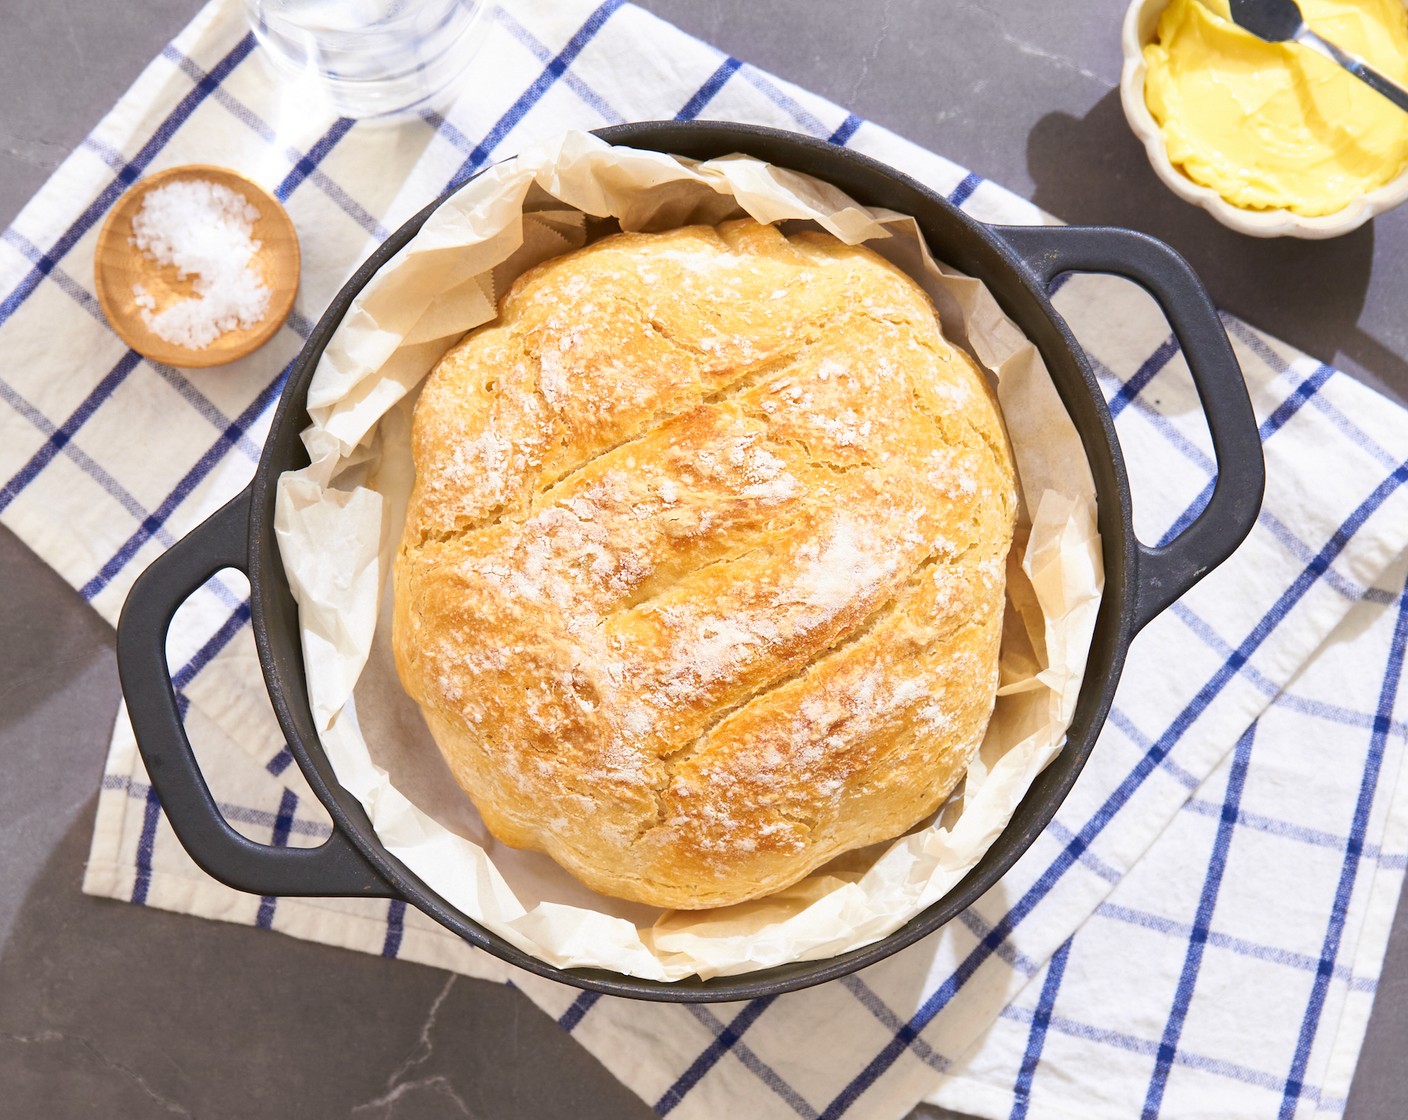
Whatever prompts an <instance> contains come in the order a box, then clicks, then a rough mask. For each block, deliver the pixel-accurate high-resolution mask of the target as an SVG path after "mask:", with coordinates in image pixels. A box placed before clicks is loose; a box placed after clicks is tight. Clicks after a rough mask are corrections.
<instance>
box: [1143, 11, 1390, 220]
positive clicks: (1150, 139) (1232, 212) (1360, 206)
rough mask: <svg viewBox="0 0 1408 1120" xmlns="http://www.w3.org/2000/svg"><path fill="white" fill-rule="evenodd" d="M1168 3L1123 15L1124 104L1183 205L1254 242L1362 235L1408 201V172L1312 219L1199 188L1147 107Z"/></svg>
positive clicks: (1161, 174)
mask: <svg viewBox="0 0 1408 1120" xmlns="http://www.w3.org/2000/svg"><path fill="white" fill-rule="evenodd" d="M1167 6H1168V0H1134V2H1133V3H1132V4H1130V6H1129V10H1128V11H1127V12H1126V13H1125V17H1124V28H1123V31H1122V39H1121V42H1122V46H1123V48H1124V68H1123V70H1122V71H1121V73H1120V101H1121V103H1122V104H1123V105H1124V115H1125V117H1126V119H1127V120H1128V121H1129V126H1130V128H1132V129H1133V130H1134V134H1135V135H1136V136H1138V137H1139V139H1140V140H1142V141H1143V142H1144V150H1145V151H1146V152H1147V153H1148V155H1149V162H1150V163H1151V164H1153V165H1154V172H1155V173H1156V174H1157V175H1158V177H1159V178H1160V179H1162V180H1163V181H1164V183H1165V184H1166V185H1167V186H1168V188H1169V190H1171V191H1173V193H1174V194H1176V195H1178V197H1179V198H1181V199H1183V200H1184V201H1185V202H1191V203H1193V205H1194V206H1201V207H1202V208H1203V209H1204V210H1206V211H1207V212H1208V213H1209V214H1211V215H1212V216H1213V217H1214V218H1216V219H1217V220H1218V221H1219V222H1221V223H1222V224H1223V225H1225V226H1227V227H1228V228H1229V229H1235V230H1236V231H1237V232H1238V233H1245V234H1248V235H1250V236H1252V237H1304V238H1316V239H1318V238H1325V237H1339V236H1340V235H1341V234H1346V233H1349V232H1350V231H1351V230H1354V229H1358V228H1359V227H1360V226H1362V225H1363V224H1364V223H1365V222H1367V221H1368V220H1369V219H1370V218H1372V217H1373V216H1374V215H1375V214H1382V213H1383V212H1384V211H1385V210H1391V209H1392V208H1393V207H1395V206H1397V205H1398V204H1399V203H1400V202H1403V201H1404V200H1405V199H1408V169H1405V170H1404V171H1403V173H1402V174H1400V175H1399V176H1398V177H1397V178H1395V179H1391V180H1390V181H1389V182H1387V183H1385V184H1384V185H1383V186H1381V187H1379V188H1377V189H1376V190H1372V191H1370V192H1368V193H1367V194H1362V195H1360V196H1359V197H1358V198H1356V199H1355V200H1354V201H1353V202H1351V203H1350V204H1349V205H1348V206H1346V207H1345V208H1344V209H1343V210H1336V211H1335V212H1334V213H1333V214H1325V215H1322V216H1320V217H1315V218H1308V217H1306V216H1305V215H1303V214H1297V213H1294V212H1293V211H1291V210H1248V209H1245V208H1244V207H1241V206H1233V205H1232V204H1231V203H1230V202H1228V201H1227V200H1226V199H1225V198H1223V197H1222V196H1221V195H1220V194H1218V193H1217V192H1216V191H1215V190H1213V189H1212V188H1211V187H1205V186H1203V185H1202V184H1201V183H1195V182H1193V180H1192V179H1190V178H1188V176H1186V175H1184V174H1183V172H1181V171H1179V170H1178V168H1176V167H1175V166H1174V165H1173V163H1172V161H1171V160H1170V159H1169V158H1168V149H1167V148H1166V147H1165V145H1164V137H1163V133H1162V132H1161V131H1160V130H1159V126H1158V123H1157V122H1156V121H1155V120H1154V117H1153V114H1151V113H1150V112H1149V107H1148V106H1147V105H1146V104H1145V103H1144V78H1145V75H1146V73H1147V67H1146V66H1145V64H1144V47H1145V45H1146V44H1147V43H1149V42H1151V41H1152V40H1153V38H1154V31H1155V29H1156V28H1157V27H1158V23H1159V16H1160V15H1161V14H1162V13H1163V10H1164V8H1165V7H1167Z"/></svg>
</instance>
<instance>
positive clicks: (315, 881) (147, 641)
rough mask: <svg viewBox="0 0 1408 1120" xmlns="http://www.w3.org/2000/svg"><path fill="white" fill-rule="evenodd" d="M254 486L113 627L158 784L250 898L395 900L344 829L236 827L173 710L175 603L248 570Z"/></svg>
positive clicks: (198, 842)
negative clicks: (313, 842) (169, 659)
mask: <svg viewBox="0 0 1408 1120" xmlns="http://www.w3.org/2000/svg"><path fill="white" fill-rule="evenodd" d="M249 513H250V491H249V490H245V491H244V492H243V493H241V494H240V495H239V496H238V497H236V498H234V499H232V500H231V501H230V502H229V503H228V504H226V505H225V506H223V507H221V509H219V510H218V511H217V512H216V513H214V514H213V515H212V516H211V517H210V518H209V519H207V520H206V521H205V522H203V523H202V524H201V525H200V526H199V527H198V528H196V529H195V530H194V531H193V532H191V533H190V534H189V535H188V536H186V537H185V538H184V539H182V540H180V541H178V542H177V543H176V544H175V545H173V546H172V547H171V548H170V549H169V550H167V552H166V553H164V554H163V555H162V556H160V557H158V558H157V559H156V561H155V562H153V563H152V564H151V566H150V567H148V568H147V570H146V571H145V572H143V573H142V574H141V576H139V577H138V579H137V582H136V583H134V584H133V585H132V590H131V591H130V592H129V593H128V596H127V601H126V602H125V603H124V604H123V607H122V617H121V618H120V619H119V620H118V624H117V669H118V675H119V676H120V677H121V679H122V693H123V696H124V697H125V698H126V700H127V712H128V715H129V716H130V717H131V720H132V729H133V731H134V732H136V736H137V747H138V749H139V750H140V751H141V752H142V761H143V763H145V764H146V768H147V774H148V776H149V777H150V779H151V783H152V787H153V788H154V789H155V790H156V793H157V797H158V799H159V800H160V801H161V807H162V809H164V810H165V811H166V816H167V818H168V819H169V820H170V821H171V827H172V830H173V831H174V832H175V833H176V837H177V839H178V840H180V841H181V844H182V846H183V847H184V848H185V849H186V851H187V852H188V853H189V854H190V856H191V858H192V859H193V860H195V862H196V863H197V864H199V865H200V867H201V868H202V869H203V870H204V871H206V872H207V873H208V874H209V875H211V876H213V877H214V878H216V879H218V880H220V881H221V882H222V883H224V884H226V885H227V886H231V887H234V888H235V889H237V890H242V891H248V892H250V893H251V894H263V895H286V896H294V895H304V896H341V897H347V896H354V897H355V896H360V897H364V898H366V897H381V898H393V897H396V892H395V891H394V890H393V889H392V888H391V887H390V886H389V885H388V884H387V882H386V881H385V880H384V879H383V878H382V877H381V875H380V874H378V873H377V871H376V870H375V869H374V868H373V867H372V865H371V864H370V863H368V862H367V860H366V859H365V858H364V857H363V856H362V854H361V853H360V852H359V851H357V849H356V848H355V847H353V845H352V843H351V841H349V840H348V839H347V837H346V835H344V834H343V833H342V832H340V831H339V830H338V829H337V828H336V827H334V829H333V832H332V835H331V836H329V837H328V839H327V840H326V841H325V842H324V843H323V844H322V845H321V846H319V847H316V848H276V847H273V846H272V845H269V844H259V843H256V842H255V841H253V840H250V839H247V838H246V837H244V836H242V835H240V833H238V832H236V831H235V830H234V829H233V828H231V827H230V825H229V822H227V821H226V820H225V818H224V816H223V815H222V814H221V812H220V807H219V806H218V805H217V804H216V802H215V799H214V798H213V797H212V796H211V795H210V787H209V786H207V785H206V784H205V778H204V776H203V775H202V774H201V772H200V767H199V765H198V763H197V762H196V757H195V754H194V752H193V751H192V750H191V742H190V739H188V738H187V737H186V729H185V727H184V726H183V725H182V722H181V713H180V710H179V709H178V708H177V706H176V693H175V689H174V687H173V686H172V683H171V671H170V668H169V667H168V666H167V663H166V634H167V631H168V630H169V629H170V628H171V619H172V617H173V616H174V615H175V613H176V610H177V608H178V607H179V606H180V605H181V604H182V603H183V602H185V601H186V599H187V598H188V597H189V596H190V595H191V593H192V592H194V591H195V590H196V588H198V587H200V585H201V584H203V583H204V582H205V581H206V580H207V579H209V578H210V577H211V576H212V575H214V574H215V573H216V572H218V571H220V570H221V569H223V568H237V569H239V570H240V571H245V570H246V564H247V560H246V556H247V554H248V548H249V538H248V527H249Z"/></svg>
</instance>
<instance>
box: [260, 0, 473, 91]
mask: <svg viewBox="0 0 1408 1120" xmlns="http://www.w3.org/2000/svg"><path fill="white" fill-rule="evenodd" d="M246 5H247V7H248V9H249V21H250V24H251V25H252V26H253V28H254V36H255V38H256V39H257V40H258V41H259V44H260V45H261V46H262V47H263V48H264V53H265V56H266V57H267V58H268V60H269V61H270V63H272V64H273V66H274V69H275V70H276V71H277V72H278V73H280V74H281V75H283V76H284V77H286V78H288V79H290V80H291V81H295V82H304V83H307V84H308V85H309V86H313V87H316V88H318V89H321V91H322V92H323V94H324V95H325V96H326V97H327V99H328V100H329V101H330V102H331V105H332V108H333V110H334V111H335V112H337V114H338V115H339V116H344V117H357V118H363V117H388V116H397V115H402V114H406V113H410V112H414V111H416V110H420V109H426V108H434V107H436V106H437V105H438V104H440V103H441V102H442V101H443V100H445V99H447V98H448V96H449V95H450V94H451V93H452V92H453V87H454V84H455V81H456V79H458V78H459V77H460V76H461V75H462V74H463V73H464V70H465V67H466V66H467V64H468V62H469V59H470V56H471V55H472V54H473V53H474V50H475V49H476V48H477V47H478V46H479V42H480V40H481V39H482V38H483V32H484V30H485V27H484V23H485V17H486V15H487V10H486V9H485V6H484V5H483V4H482V3H481V2H480V0H246Z"/></svg>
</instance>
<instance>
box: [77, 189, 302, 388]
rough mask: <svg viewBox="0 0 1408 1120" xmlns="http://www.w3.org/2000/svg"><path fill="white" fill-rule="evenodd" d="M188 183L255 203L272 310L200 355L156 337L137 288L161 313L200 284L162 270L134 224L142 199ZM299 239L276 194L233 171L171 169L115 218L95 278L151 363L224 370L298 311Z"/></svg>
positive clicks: (106, 309) (127, 197) (103, 239)
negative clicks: (138, 239) (216, 187)
mask: <svg viewBox="0 0 1408 1120" xmlns="http://www.w3.org/2000/svg"><path fill="white" fill-rule="evenodd" d="M182 179H204V180H206V181H208V182H213V183H219V184H221V185H222V186H226V187H229V188H230V189H231V190H233V191H237V192H238V193H239V194H241V195H243V196H244V197H245V198H246V199H248V200H249V202H250V205H252V206H253V207H254V208H255V209H256V210H258V211H259V217H258V219H257V220H256V221H255V223H254V234H253V236H254V240H256V241H258V242H259V251H258V252H257V253H256V254H255V255H254V260H253V262H252V263H253V264H254V267H256V268H257V269H258V270H259V272H260V274H261V276H262V278H263V280H264V283H265V285H266V286H267V287H268V288H269V311H268V313H267V314H266V315H265V316H264V318H263V319H262V320H261V321H260V322H259V323H257V324H256V325H255V326H253V327H249V328H236V329H235V330H232V331H226V332H225V333H224V334H222V335H221V336H220V337H219V338H217V339H215V340H214V341H213V342H211V343H210V345H209V346H206V347H203V348H202V349H199V350H196V349H192V348H191V347H189V346H178V345H176V344H175V343H172V342H167V341H166V340H165V339H164V338H162V337H160V336H159V335H157V334H154V333H153V332H152V331H151V330H150V329H149V328H148V327H147V325H146V323H144V322H143V321H142V312H141V308H139V307H138V306H137V303H136V299H135V294H134V292H133V290H132V289H133V285H134V284H141V285H142V286H143V287H144V288H145V289H146V291H147V293H148V294H149V295H151V296H152V297H153V298H154V299H155V300H156V306H157V308H158V309H160V308H163V307H165V306H167V304H169V303H172V302H174V301H175V300H177V299H179V298H183V297H186V296H189V295H191V294H192V293H193V291H194V289H195V282H194V281H195V278H194V277H187V278H186V279H184V280H178V279H177V274H176V266H175V265H159V264H157V263H156V262H155V261H154V260H152V259H151V258H150V257H148V256H147V255H146V254H145V253H143V252H142V251H141V250H140V249H138V248H137V247H136V246H135V245H133V244H132V219H133V218H134V217H135V216H136V214H137V212H138V211H139V210H140V209H141V208H142V200H143V199H144V198H145V197H146V194H147V192H148V191H149V190H151V189H152V188H153V187H157V186H161V185H162V184H163V183H170V182H174V181H176V180H182ZM298 269H299V252H298V234H297V233H296V232H295V231H294V228H293V222H292V221H290V220H289V216H288V213H287V212H286V211H285V210H284V208H283V207H282V206H281V205H279V202H278V200H277V199H276V198H274V196H273V195H271V194H270V193H269V192H268V191H266V190H265V189H264V188H263V187H261V186H259V185H258V184H257V183H253V182H250V180H248V179H246V178H245V177H244V176H243V175H240V174H238V173H236V172H234V171H231V170H229V169H228V168H225V167H212V166H209V165H207V164H199V163H193V164H187V165H185V166H183V167H169V168H167V169H166V170H165V171H159V172H157V173H156V174H155V175H152V176H149V177H148V178H146V179H143V180H142V181H141V182H139V183H136V184H134V185H133V186H132V187H131V188H130V189H129V190H128V191H127V193H126V194H124V195H123V196H122V197H121V198H119V199H118V200H117V204H116V205H115V206H113V208H112V209H111V210H110V211H108V216H107V219H106V220H105V221H104V222H103V228H102V229H101V230H100V231H99V233H98V244H97V248H96V250H95V252H94V257H93V275H94V280H95V283H96V286H97V290H98V302H99V303H100V304H101V305H102V308H103V314H104V315H106V316H107V319H108V323H109V324H111V326H112V329H113V330H114V331H116V332H117V334H118V337H120V338H121V339H122V341H123V342H125V343H127V345H128V346H130V347H132V349H133V350H135V351H137V353H139V354H141V355H142V356H143V357H146V358H150V359H151V360H152V361H154V362H161V363H163V364H165V365H172V366H184V367H187V368H197V367H199V368H203V367H206V366H220V365H224V364H225V363H227V362H233V361H235V360H236V359H237V358H243V357H244V356H245V355H246V354H248V353H250V352H251V351H253V350H255V349H256V348H258V347H260V346H262V345H263V344H264V343H265V342H267V341H268V340H269V339H270V337H272V335H273V334H274V332H275V331H277V330H278V329H279V327H280V326H281V325H282V323H283V321H284V320H285V319H286V318H288V313H289V311H290V309H291V308H292V307H293V297H294V295H295V294H296V293H297V291H298Z"/></svg>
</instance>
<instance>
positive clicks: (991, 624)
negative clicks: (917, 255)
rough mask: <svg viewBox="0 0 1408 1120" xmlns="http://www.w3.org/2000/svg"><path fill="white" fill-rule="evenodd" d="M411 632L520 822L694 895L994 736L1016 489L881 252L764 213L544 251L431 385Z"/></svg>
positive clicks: (498, 832) (858, 840)
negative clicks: (987, 733)
mask: <svg viewBox="0 0 1408 1120" xmlns="http://www.w3.org/2000/svg"><path fill="white" fill-rule="evenodd" d="M412 453H413V455H414V459H415V467H416V483H415V488H414V491H413V493H412V495H411V500H410V507H409V511H408V515H407V520H406V526H405V533H404V536H403V538H402V541H401V546H400V551H399V553H398V555H397V558H396V564H395V596H396V602H395V623H394V638H393V640H394V646H395V653H396V662H397V666H398V669H399V671H400V674H401V679H402V681H403V683H404V684H405V687H406V688H407V690H408V691H409V692H410V694H411V695H412V696H413V697H414V698H415V700H416V701H417V702H418V703H419V704H420V706H421V708H422V710H423V712H424V714H425V718H426V721H427V723H428V724H429V726H430V729H431V731H432V733H433V734H434V737H435V740H436V742H437V743H438V744H439V746H440V749H441V751H442V752H443V754H444V756H445V759H446V761H447V762H448V763H449V766H450V769H451V770H452V771H453V772H454V775H455V777H456V779H457V780H458V781H459V783H460V784H461V785H462V786H463V787H464V789H465V791H466V792H467V793H468V794H469V796H470V797H471V798H472V799H473V801H474V804H475V805H476V806H477V807H478V809H479V812H480V813H481V814H482V816H483V818H484V821H485V823H486V824H487V825H488V827H489V829H490V830H491V831H492V832H493V834H494V835H495V836H496V837H497V838H498V839H500V840H502V841H503V842H505V843H507V844H510V845H513V846H515V847H521V848H531V849H536V850H539V851H542V852H546V853H547V854H548V855H550V856H552V857H553V858H554V859H556V860H557V861H558V862H559V863H560V864H562V866H564V867H565V868H567V869H568V870H569V871H571V872H572V873H573V874H575V875H576V876H577V877H578V878H579V879H581V880H582V881H583V882H585V883H586V884H587V885H588V886H590V887H592V888H593V889H595V890H597V891H600V892H601V893H603V894H608V895H614V896H618V897H621V898H627V899H634V900H637V901H639V902H644V903H649V904H653V905H657V906H665V907H675V908H686V909H697V908H702V907H710V906H722V905H726V904H728V903H733V902H740V901H743V900H745V899H751V898H756V897H758V896H760V895H765V894H768V893H770V892H772V891H776V890H779V889H781V888H782V887H785V886H787V885H789V884H791V883H793V882H795V881H796V880H798V879H800V878H801V877H802V876H804V875H806V874H807V873H808V872H809V871H811V870H813V869H814V868H816V867H818V866H819V865H821V864H823V863H825V862H826V861H827V860H829V859H831V858H832V857H834V856H836V855H838V854H839V853H841V852H845V851H848V850H850V849H853V848H858V847H861V846H864V845H867V844H872V843H875V842H877V841H880V840H886V839H889V838H891V837H894V836H897V835H899V834H900V833H902V832H904V831H905V830H906V829H908V828H910V827H912V826H913V825H914V824H916V823H917V822H918V821H920V820H922V819H923V818H924V817H925V816H927V815H928V814H930V813H931V812H933V811H934V809H935V808H936V807H938V806H939V805H940V804H941V803H942V802H943V801H944V800H945V798H946V797H947V796H948V795H949V793H950V792H951V791H952V789H953V788H954V786H955V785H956V784H957V782H958V781H959V779H960V778H961V777H962V776H963V774H964V771H965V769H966V768H967V766H968V763H969V761H970V759H971V758H972V756H973V754H974V752H975V751H976V750H977V748H978V745H979V744H980V743H981V741H982V739H983V733H984V730H985V728H986V726H987V723H988V720H989V718H990V716H991V713H992V707H993V699H994V694H995V690H996V685H997V659H998V643H999V639H1000V636H1001V631H1002V618H1003V605H1004V590H1005V574H1006V560H1007V553H1008V550H1009V548H1010V546H1011V540H1012V531H1013V520H1014V513H1015V508H1016V495H1015V489H1014V483H1013V475H1012V465H1011V457H1010V452H1009V449H1008V446H1007V441H1006V436H1005V433H1004V430H1003V426H1002V422H1001V420H1000V419H999V416H998V411H997V408H996V405H995V403H994V398H993V395H992V392H991V391H990V389H989V387H988V385H987V383H986V381H985V379H984V377H983V375H982V374H981V373H980V372H979V371H978V369H977V368H976V367H975V366H974V364H973V363H972V361H971V360H970V359H969V358H967V357H966V356H965V355H964V354H963V353H962V352H961V351H959V350H957V349H956V348H955V347H953V346H952V345H950V344H949V343H948V342H947V341H946V340H945V339H944V338H943V336H942V335H941V334H940V333H939V325H938V321H937V318H936V316H935V312H934V308H933V306H932V304H931V303H930V302H929V299H928V297H927V296H926V295H925V294H924V292H923V291H922V290H921V289H920V288H919V287H918V285H916V284H915V283H914V282H913V281H912V280H911V279H910V278H909V277H907V276H906V275H905V274H904V273H903V272H901V271H900V270H898V269H896V268H895V267H893V266H892V265H890V264H888V263H887V262H885V261H884V260H882V259H881V258H880V257H878V256H877V255H875V254H874V253H872V252H870V251H869V250H866V249H864V248H859V247H851V246H847V245H844V244H842V243H841V242H839V241H837V240H836V239H835V238H832V237H830V236H829V235H824V234H819V233H814V232H805V233H799V234H796V235H793V236H784V234H782V233H781V232H779V231H778V230H777V229H776V228H774V227H772V226H766V225H760V224H758V223H756V222H753V221H751V220H742V221H735V222H728V223H726V224H724V225H721V226H719V227H717V228H713V227H707V226H692V227H687V228H683V229H676V230H673V231H670V232H666V233H648V234H643V233H626V234H617V235H615V236H611V237H607V238H605V239H603V240H601V241H598V242H596V243H595V244H592V245H590V246H588V247H587V248H585V249H581V250H579V251H577V252H574V253H570V254H568V255H566V256H563V257H559V258H556V259H554V260H551V261H548V262H547V263H545V264H542V265H539V266H538V267H536V268H534V269H532V270H530V271H529V272H527V273H525V274H524V275H523V276H521V277H520V278H519V279H518V281H517V282H516V283H515V284H514V285H513V287H512V289H511V290H510V291H509V293H508V294H507V295H506V296H505V297H504V299H503V301H502V304H501V307H500V314H499V317H498V319H497V320H495V321H494V322H492V323H489V324H486V325H485V326H483V327H480V328H479V329H477V330H475V331H473V332H472V333H471V334H469V335H468V336H466V337H465V339H464V340H463V341H461V342H460V343H459V344H458V345H456V346H455V347H454V348H453V349H452V350H450V352H449V353H447V354H446V355H445V357H444V359H443V360H442V361H441V362H440V363H439V365H438V366H437V367H436V368H435V370H434V372H433V373H432V374H431V375H430V377H429V379H428V380H427V381H426V382H425V385H424V389H423V391H422V394H421V397H420V400H419V402H418V403H417V406H416V412H415V423H414V431H413V437H412Z"/></svg>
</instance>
